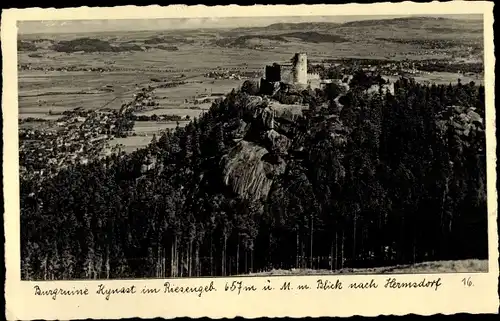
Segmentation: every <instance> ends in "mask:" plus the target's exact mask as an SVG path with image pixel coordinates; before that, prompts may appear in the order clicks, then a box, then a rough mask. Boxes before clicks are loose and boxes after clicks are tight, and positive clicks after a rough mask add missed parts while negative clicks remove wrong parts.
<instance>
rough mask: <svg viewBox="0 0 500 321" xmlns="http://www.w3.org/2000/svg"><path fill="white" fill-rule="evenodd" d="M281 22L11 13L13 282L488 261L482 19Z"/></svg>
mask: <svg viewBox="0 0 500 321" xmlns="http://www.w3.org/2000/svg"><path fill="white" fill-rule="evenodd" d="M269 13H270V14H269V16H265V17H264V16H256V17H253V16H248V17H240V16H238V17H213V18H164V19H158V18H154V19H111V18H110V19H107V20H102V19H94V20H88V19H87V20H52V21H51V20H43V21H42V20H41V21H18V23H17V28H18V30H17V72H18V74H17V79H18V139H19V149H18V151H19V155H18V156H19V197H20V203H19V204H20V252H21V254H20V259H21V262H20V265H19V266H20V269H21V272H20V275H21V280H26V281H28V280H29V281H62V280H116V279H166V278H173V279H175V278H198V277H200V278H201V277H236V276H238V277H239V276H248V277H263V276H265V277H270V276H304V275H306V276H307V275H341V274H342V275H346V274H347V275H351V274H352V275H365V274H369V275H378V274H388V275H390V274H426V273H476V272H488V264H489V263H488V250H489V248H488V206H487V195H488V194H487V170H486V168H487V162H486V156H487V153H486V134H485V133H486V112H485V87H484V86H485V62H484V57H485V54H484V53H485V51H484V30H483V29H484V21H483V15H479V14H455V15H452V14H449V15H413V14H412V15H384V14H383V13H382V12H379V13H378V14H379V15H370V16H367V15H358V16H354V15H350V16H348V15H338V16H335V15H325V16H317V15H316V16H315V15H309V16H273V15H272V11H270V12H269ZM374 13H376V12H374Z"/></svg>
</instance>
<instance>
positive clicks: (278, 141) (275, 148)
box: [266, 129, 290, 155]
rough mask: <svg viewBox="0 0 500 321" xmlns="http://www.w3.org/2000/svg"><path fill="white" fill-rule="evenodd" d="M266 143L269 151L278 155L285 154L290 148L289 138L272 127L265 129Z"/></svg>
mask: <svg viewBox="0 0 500 321" xmlns="http://www.w3.org/2000/svg"><path fill="white" fill-rule="evenodd" d="M266 143H267V146H268V149H269V150H270V151H272V152H274V153H277V154H280V155H283V154H286V153H287V152H288V149H289V148H290V140H289V139H288V138H287V137H286V136H285V135H281V134H280V133H278V132H277V131H275V130H274V129H271V130H268V131H267V133H266Z"/></svg>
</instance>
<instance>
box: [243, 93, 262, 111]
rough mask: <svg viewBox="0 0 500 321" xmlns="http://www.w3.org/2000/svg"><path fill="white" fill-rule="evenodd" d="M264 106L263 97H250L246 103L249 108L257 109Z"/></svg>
mask: <svg viewBox="0 0 500 321" xmlns="http://www.w3.org/2000/svg"><path fill="white" fill-rule="evenodd" d="M261 104H262V97H261V96H252V95H249V96H248V100H247V102H246V106H247V108H255V107H258V106H260V105H261Z"/></svg>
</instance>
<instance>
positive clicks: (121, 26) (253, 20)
mask: <svg viewBox="0 0 500 321" xmlns="http://www.w3.org/2000/svg"><path fill="white" fill-rule="evenodd" d="M399 17H410V15H406V16H403V15H398V16H382V15H377V16H366V15H364V16H302V17H235V18H227V17H224V18H183V19H174V18H169V19H134V20H129V19H126V20H125V19H124V20H114V19H113V20H66V21H64V20H52V21H19V22H18V31H19V33H21V34H27V33H78V32H99V31H133V30H172V29H198V28H238V27H259V26H267V25H270V24H273V23H280V22H283V23H298V22H337V23H342V22H347V21H355V20H367V19H390V18H399ZM434 17H446V18H455V19H482V16H481V15H436V16H434Z"/></svg>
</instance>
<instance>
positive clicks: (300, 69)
mask: <svg viewBox="0 0 500 321" xmlns="http://www.w3.org/2000/svg"><path fill="white" fill-rule="evenodd" d="M292 75H293V84H295V85H304V86H307V54H305V53H296V54H295V56H294V57H293V59H292Z"/></svg>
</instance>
